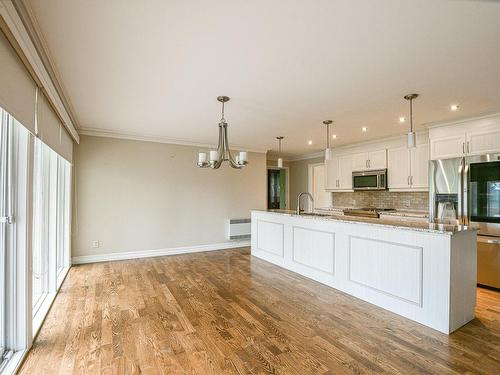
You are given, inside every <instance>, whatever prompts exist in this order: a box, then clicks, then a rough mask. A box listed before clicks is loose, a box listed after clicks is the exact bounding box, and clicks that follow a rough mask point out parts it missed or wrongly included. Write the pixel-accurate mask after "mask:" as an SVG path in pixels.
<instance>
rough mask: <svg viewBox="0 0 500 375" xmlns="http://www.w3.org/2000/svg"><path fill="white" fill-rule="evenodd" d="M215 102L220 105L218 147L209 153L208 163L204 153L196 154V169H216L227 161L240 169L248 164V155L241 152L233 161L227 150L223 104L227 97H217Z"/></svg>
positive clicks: (227, 99) (227, 142)
mask: <svg viewBox="0 0 500 375" xmlns="http://www.w3.org/2000/svg"><path fill="white" fill-rule="evenodd" d="M217 100H218V101H219V102H221V103H222V117H221V119H220V122H219V145H218V146H217V150H211V151H210V153H209V160H208V161H207V154H206V153H205V152H200V153H199V154H198V167H200V168H207V167H210V168H212V169H218V168H220V166H221V165H222V162H223V161H228V162H229V165H230V166H231V167H233V168H236V169H241V168H243V167H244V166H245V165H247V164H248V154H247V153H246V152H245V151H241V152H240V153H239V155H236V158H234V159H233V157H232V155H231V151H230V150H229V141H228V140H227V122H226V119H225V118H224V103H226V102H228V101H229V97H228V96H218V97H217Z"/></svg>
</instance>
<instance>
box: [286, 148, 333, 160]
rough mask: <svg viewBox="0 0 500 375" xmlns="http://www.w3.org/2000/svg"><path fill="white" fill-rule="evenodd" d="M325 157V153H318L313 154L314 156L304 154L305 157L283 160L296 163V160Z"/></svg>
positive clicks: (292, 157)
mask: <svg viewBox="0 0 500 375" xmlns="http://www.w3.org/2000/svg"><path fill="white" fill-rule="evenodd" d="M324 156H325V151H324V150H323V151H318V152H315V153H314V154H306V155H299V156H291V157H290V158H288V159H285V160H286V161H298V160H308V159H316V158H320V157H324Z"/></svg>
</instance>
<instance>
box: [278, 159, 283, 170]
mask: <svg viewBox="0 0 500 375" xmlns="http://www.w3.org/2000/svg"><path fill="white" fill-rule="evenodd" d="M278 168H283V159H282V158H278Z"/></svg>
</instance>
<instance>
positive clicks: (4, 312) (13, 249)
mask: <svg viewBox="0 0 500 375" xmlns="http://www.w3.org/2000/svg"><path fill="white" fill-rule="evenodd" d="M28 145H29V133H28V131H27V130H26V129H25V128H24V127H23V126H21V125H20V124H19V123H18V122H17V121H16V120H15V119H14V118H13V117H12V116H10V115H9V114H8V113H7V112H6V111H4V110H3V109H1V108H0V372H2V371H3V370H5V368H6V367H8V366H9V365H10V364H12V362H10V361H9V359H11V358H13V357H14V356H16V355H17V354H18V353H20V351H21V350H22V349H24V348H26V346H27V342H26V336H25V332H26V323H27V319H25V318H26V303H25V301H26V299H25V298H26V293H25V291H26V285H25V284H26V283H24V281H23V280H22V278H17V277H16V276H17V275H20V274H21V275H23V274H24V275H25V274H26V272H27V262H26V259H27V256H26V255H27V246H26V234H27V231H26V228H27V226H26V223H27V217H28V216H27V210H26V207H27V195H26V191H27V186H28V184H27V176H28V162H27V159H28ZM18 358H19V357H18ZM8 371H11V370H8Z"/></svg>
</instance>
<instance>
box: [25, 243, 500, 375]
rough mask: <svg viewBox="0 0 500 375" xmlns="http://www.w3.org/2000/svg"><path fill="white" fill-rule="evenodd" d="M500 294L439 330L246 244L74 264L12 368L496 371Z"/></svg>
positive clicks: (484, 297)
mask: <svg viewBox="0 0 500 375" xmlns="http://www.w3.org/2000/svg"><path fill="white" fill-rule="evenodd" d="M499 370H500V293H498V292H495V291H490V290H486V289H478V300H477V308H476V319H474V320H473V321H472V322H470V323H469V324H467V325H466V326H464V327H462V328H461V329H460V330H458V331H456V332H455V333H453V334H452V335H450V336H447V335H444V334H442V333H439V332H437V331H434V330H432V329H430V328H428V327H425V326H422V325H420V324H418V323H415V322H412V321H410V320H407V319H405V318H402V317H400V316H398V315H395V314H393V313H390V312H388V311H385V310H383V309H381V308H378V307H376V306H373V305H371V304H369V303H367V302H364V301H361V300H358V299H356V298H353V297H351V296H348V295H346V294H344V293H342V292H339V291H337V290H335V289H332V288H329V287H327V286H324V285H322V284H319V283H316V282H314V281H311V280H308V279H306V278H304V277H302V276H300V275H297V274H294V273H292V272H289V271H286V270H283V269H281V268H279V267H276V266H274V265H271V264H269V263H267V262H264V261H262V260H260V259H256V258H252V257H251V255H250V253H249V249H234V250H224V251H216V252H207V253H197V254H187V255H176V256H169V257H158V258H149V259H136V260H130V261H121V262H108V263H96V264H88V265H80V266H75V267H73V268H72V269H71V270H70V273H69V275H68V277H67V278H66V280H65V282H64V284H63V286H62V288H61V291H60V293H59V295H58V296H57V298H56V300H55V302H54V305H53V307H52V309H51V311H50V312H49V315H48V316H47V319H46V320H45V322H44V325H43V327H42V329H41V331H40V334H39V335H38V337H37V339H36V341H35V343H34V344H33V348H32V349H31V351H30V352H29V353H28V355H27V357H26V360H25V362H24V364H23V366H22V368H21V370H20V371H19V373H20V374H106V375H107V374H300V375H303V374H374V373H381V374H382V373H383V374H422V373H429V374H498V373H500V371H499Z"/></svg>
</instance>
